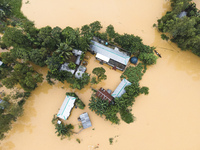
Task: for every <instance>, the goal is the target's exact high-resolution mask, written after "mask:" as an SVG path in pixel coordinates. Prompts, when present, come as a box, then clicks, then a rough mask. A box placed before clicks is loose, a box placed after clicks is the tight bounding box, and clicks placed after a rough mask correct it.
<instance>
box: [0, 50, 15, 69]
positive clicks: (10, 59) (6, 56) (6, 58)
mask: <svg viewBox="0 0 200 150" xmlns="http://www.w3.org/2000/svg"><path fill="white" fill-rule="evenodd" d="M1 58H2V62H3V63H4V64H6V65H9V66H10V65H11V64H12V63H16V57H14V56H13V55H12V53H10V52H2V53H1Z"/></svg>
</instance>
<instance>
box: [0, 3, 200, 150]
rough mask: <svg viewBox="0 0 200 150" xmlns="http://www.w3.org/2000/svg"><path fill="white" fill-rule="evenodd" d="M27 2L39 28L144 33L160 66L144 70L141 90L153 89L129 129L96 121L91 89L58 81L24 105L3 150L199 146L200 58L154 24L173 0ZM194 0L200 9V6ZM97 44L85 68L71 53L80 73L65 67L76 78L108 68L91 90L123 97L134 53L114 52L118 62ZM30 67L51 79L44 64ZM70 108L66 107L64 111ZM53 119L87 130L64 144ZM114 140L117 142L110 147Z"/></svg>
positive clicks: (141, 98) (26, 8)
mask: <svg viewBox="0 0 200 150" xmlns="http://www.w3.org/2000/svg"><path fill="white" fill-rule="evenodd" d="M26 2H27V0H24V1H23V5H22V11H23V13H24V15H25V16H27V17H28V18H29V19H30V20H33V21H34V22H35V24H36V27H38V28H41V27H44V26H46V25H50V26H52V27H55V26H60V27H61V28H65V27H66V26H71V27H73V28H76V27H80V26H82V25H84V24H88V23H91V22H93V21H96V20H99V21H100V22H101V23H102V25H103V26H104V27H106V26H108V25H109V24H112V25H113V26H114V27H115V30H116V31H117V32H119V33H120V34H123V33H130V34H134V35H138V36H140V37H141V38H142V39H143V42H144V43H145V44H148V45H150V46H155V47H156V51H157V52H158V53H159V54H161V56H162V58H158V60H157V63H156V64H155V65H152V66H148V67H147V71H146V73H145V75H144V76H143V78H142V80H141V81H140V85H141V86H147V87H149V94H148V95H140V96H139V97H137V98H136V101H135V103H134V105H133V107H132V113H133V114H134V116H135V117H136V118H135V122H133V123H131V124H126V123H125V122H123V121H120V124H119V125H115V124H112V123H111V122H109V121H106V120H105V117H104V116H103V117H100V116H97V115H96V114H95V113H94V112H93V111H91V110H90V109H89V108H88V104H89V100H90V99H91V95H92V94H93V90H92V89H91V85H90V84H89V85H86V86H85V87H84V88H83V89H82V90H78V89H71V88H69V86H70V85H69V83H67V82H65V83H64V84H63V83H61V82H58V81H56V84H55V85H52V86H51V85H49V84H48V83H47V81H46V80H44V81H43V82H42V83H40V84H39V86H38V87H37V88H36V89H35V90H34V91H33V92H32V94H31V97H30V98H29V99H28V100H27V102H26V103H25V105H24V114H23V116H22V117H19V118H18V120H17V122H15V123H13V125H12V129H11V130H10V131H9V133H8V134H7V135H6V138H5V139H4V140H3V141H1V142H0V150H27V149H29V150H35V149H39V150H46V149H48V150H53V149H68V150H79V149H80V150H94V149H99V150H121V149H127V150H132V149H134V150H149V149H154V150H160V149H162V150H183V149H185V150H191V149H192V150H199V149H200V144H199V141H198V139H199V138H200V119H199V114H200V101H199V97H200V93H199V89H200V67H199V66H200V58H199V57H198V56H196V55H194V54H192V53H191V52H189V51H181V50H180V49H179V48H178V47H177V46H176V44H174V43H171V42H167V41H164V40H162V39H161V38H160V33H159V32H158V31H157V29H156V28H153V27H152V26H153V24H154V23H156V20H157V19H158V18H160V17H161V16H162V15H164V14H165V13H166V11H168V10H169V8H170V2H169V1H166V0H163V1H160V0H152V1H148V0H141V1H135V0H134V1H131V0H128V1H119V0H116V1H112V0H109V1H104V0H103V1H101V2H94V1H69V0H57V1H52V0H50V1H47V0H43V1H39V0H35V1H33V0H29V3H26ZM194 2H195V3H196V4H197V7H198V8H200V2H199V1H198V0H194ZM86 3H87V4H86ZM102 8H104V9H102ZM44 10H45V11H44ZM147 14H148V15H147ZM102 30H105V28H103V29H102ZM93 46H94V47H93V50H94V53H95V54H94V53H93V54H92V53H91V52H87V53H86V55H85V59H84V61H85V64H84V61H82V62H80V61H79V60H80V56H81V52H80V51H79V50H73V54H74V55H76V57H75V58H74V62H75V63H76V65H77V68H76V69H75V70H71V69H69V68H68V65H69V64H64V65H63V66H62V69H63V70H68V71H72V72H73V73H74V75H75V76H76V77H77V78H79V76H80V75H81V74H82V73H84V72H87V73H88V74H91V75H92V70H93V69H94V68H95V67H103V68H104V69H105V70H106V72H105V74H106V75H107V79H106V80H103V81H101V82H100V83H98V84H96V85H95V84H94V85H92V88H93V89H96V90H97V91H98V92H97V93H96V95H97V96H99V97H101V98H105V99H106V100H108V101H112V99H113V97H116V96H120V95H121V94H122V93H123V90H124V87H125V86H126V85H129V84H130V83H129V82H127V81H126V80H121V79H120V76H121V74H122V73H123V71H124V69H125V68H126V67H127V66H132V65H133V64H131V63H130V61H129V59H130V56H128V55H126V54H117V56H119V55H126V56H123V60H120V63H119V62H116V60H114V59H115V58H116V56H113V55H111V54H110V55H109V54H108V53H109V51H110V49H108V50H106V52H102V51H101V52H99V51H98V48H99V46H102V47H103V48H104V46H105V47H107V46H106V45H103V44H101V45H99V43H96V44H94V45H93ZM95 46H96V47H95ZM95 48H96V49H95ZM111 59H112V60H111ZM117 60H119V59H117ZM102 62H103V63H102ZM122 62H123V63H122ZM113 64H115V65H113ZM116 64H118V65H116ZM133 66H134V65H133ZM33 67H34V69H36V70H37V72H39V73H42V74H43V76H44V77H45V76H46V74H47V70H48V68H47V67H39V66H36V65H33ZM122 87H123V88H122ZM67 92H73V93H76V95H77V96H78V97H79V98H80V99H81V100H82V101H83V102H84V104H85V108H84V109H79V108H76V107H74V103H73V102H72V103H70V104H69V102H68V101H69V100H72V101H73V97H69V96H67V95H66V93H67ZM67 107H69V109H66V108H67ZM55 114H56V115H58V117H60V118H63V119H62V120H65V121H64V122H65V123H67V124H73V125H74V130H75V132H79V131H80V130H81V128H80V126H81V125H82V126H83V128H84V130H82V131H81V132H79V134H73V135H72V136H71V137H70V139H69V140H68V139H64V140H60V138H59V137H57V136H56V134H55V126H54V125H53V124H52V123H51V121H52V118H53V116H54V115H55ZM66 116H67V118H66ZM86 120H87V121H86ZM84 122H87V123H88V124H87V125H86V124H84ZM85 125H86V126H85ZM76 139H79V140H80V143H78V142H77V141H76ZM109 139H113V142H112V144H110V142H109Z"/></svg>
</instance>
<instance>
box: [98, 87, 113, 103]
mask: <svg viewBox="0 0 200 150" xmlns="http://www.w3.org/2000/svg"><path fill="white" fill-rule="evenodd" d="M96 96H97V97H98V98H101V99H102V100H108V101H109V103H110V102H111V101H112V100H113V99H114V98H113V97H112V96H111V95H110V94H109V93H108V92H107V91H106V90H105V89H103V88H102V87H101V88H100V89H99V90H98V91H97V93H96Z"/></svg>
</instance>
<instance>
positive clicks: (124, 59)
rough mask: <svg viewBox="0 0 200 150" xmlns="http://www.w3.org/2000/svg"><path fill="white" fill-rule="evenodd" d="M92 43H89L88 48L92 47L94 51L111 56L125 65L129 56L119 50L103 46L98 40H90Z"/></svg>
mask: <svg viewBox="0 0 200 150" xmlns="http://www.w3.org/2000/svg"><path fill="white" fill-rule="evenodd" d="M91 42H92V44H91V45H90V48H91V49H92V51H94V52H95V53H99V54H101V55H104V56H106V57H108V58H111V59H113V60H115V61H117V62H120V63H122V64H124V65H127V63H128V61H129V59H130V57H129V56H128V55H126V54H124V53H122V52H120V51H116V50H113V49H111V48H109V47H107V46H104V45H102V44H100V43H98V42H95V41H93V40H91Z"/></svg>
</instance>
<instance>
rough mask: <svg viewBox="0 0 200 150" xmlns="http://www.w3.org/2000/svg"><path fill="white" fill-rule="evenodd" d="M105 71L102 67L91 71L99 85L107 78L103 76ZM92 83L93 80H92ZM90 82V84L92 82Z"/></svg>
mask: <svg viewBox="0 0 200 150" xmlns="http://www.w3.org/2000/svg"><path fill="white" fill-rule="evenodd" d="M105 72H106V70H105V69H104V68H103V67H96V68H94V69H93V70H92V73H93V74H95V75H96V76H97V82H96V83H99V82H101V81H102V80H106V79H107V76H106V75H105ZM92 80H93V81H94V79H92ZM93 81H92V82H93Z"/></svg>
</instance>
